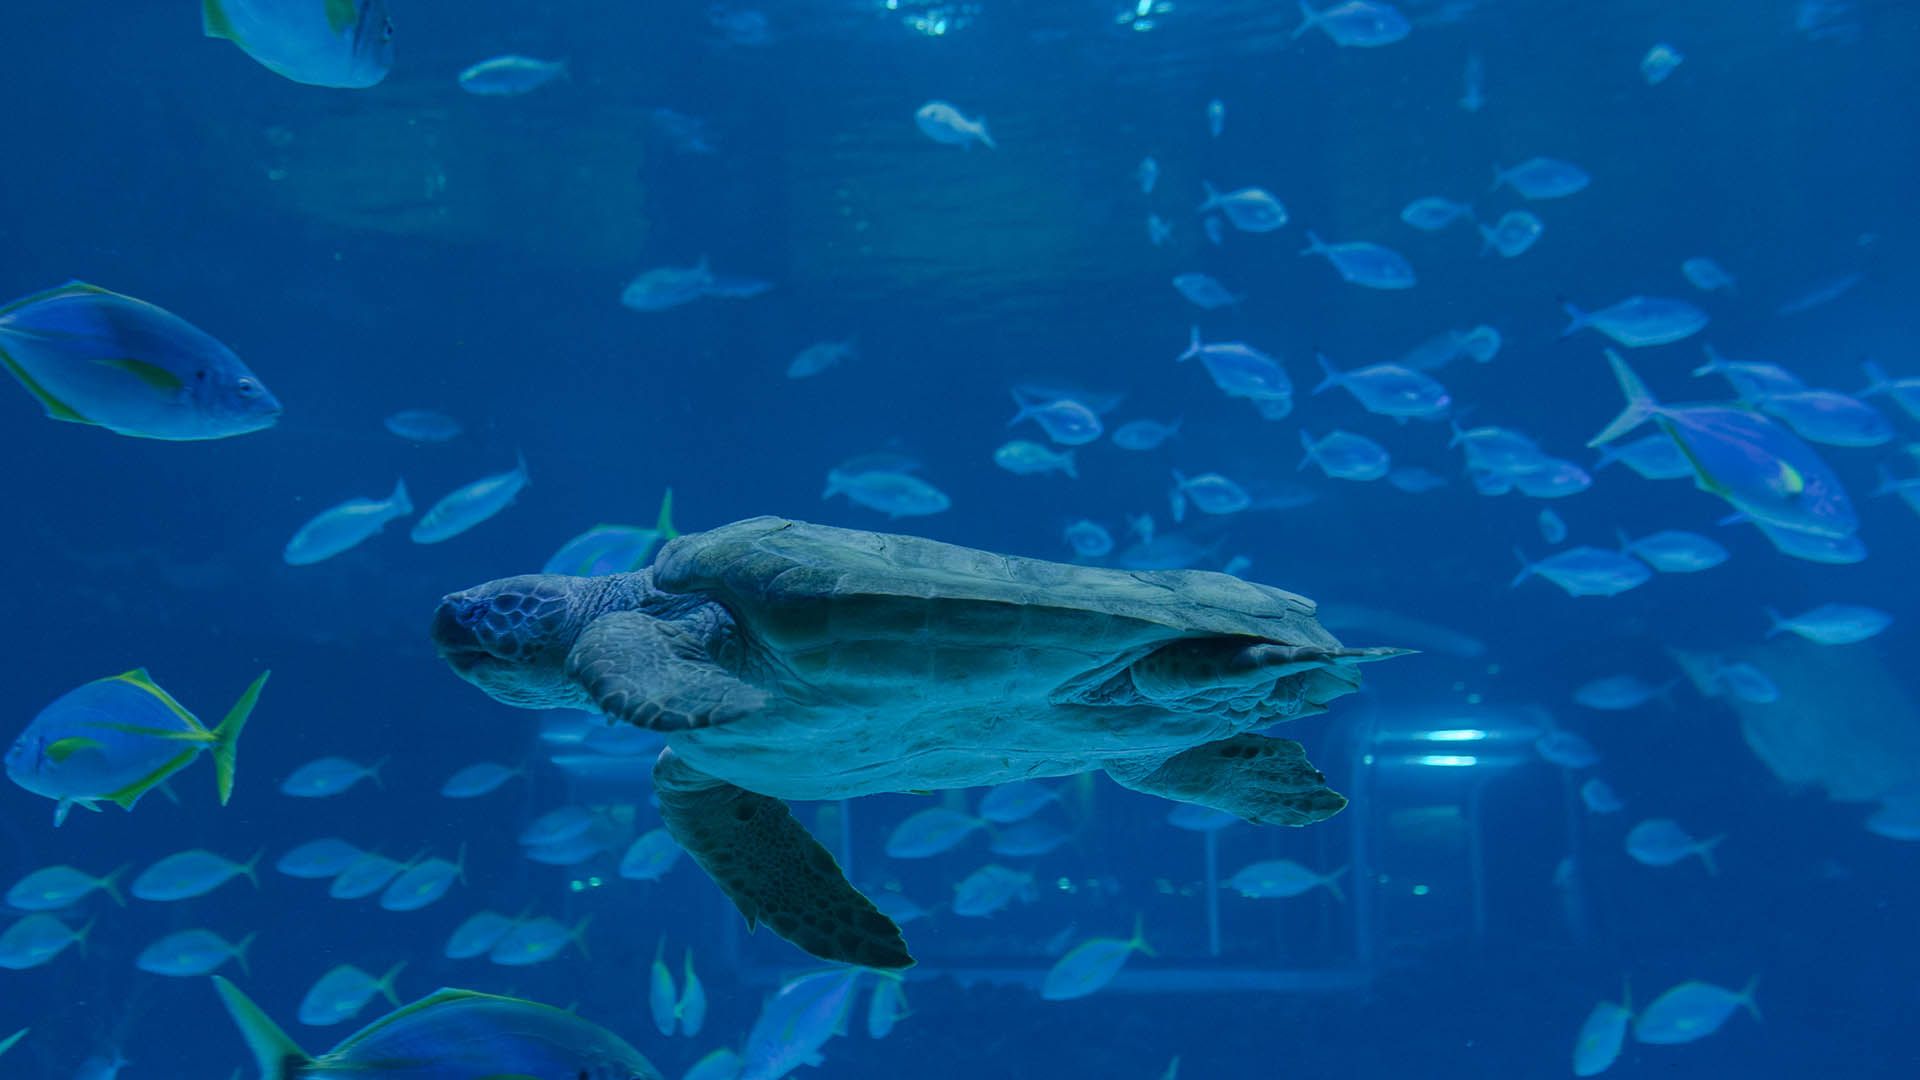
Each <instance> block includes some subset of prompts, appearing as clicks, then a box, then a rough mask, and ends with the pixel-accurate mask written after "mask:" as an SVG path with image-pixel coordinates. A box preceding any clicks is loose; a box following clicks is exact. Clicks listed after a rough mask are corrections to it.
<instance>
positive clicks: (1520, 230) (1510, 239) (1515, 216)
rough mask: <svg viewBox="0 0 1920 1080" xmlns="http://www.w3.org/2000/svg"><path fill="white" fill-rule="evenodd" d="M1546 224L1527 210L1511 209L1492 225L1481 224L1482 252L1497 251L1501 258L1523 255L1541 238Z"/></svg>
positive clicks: (1483, 253)
mask: <svg viewBox="0 0 1920 1080" xmlns="http://www.w3.org/2000/svg"><path fill="white" fill-rule="evenodd" d="M1545 231H1546V226H1545V225H1542V224H1541V223H1540V219H1539V218H1537V217H1535V216H1533V215H1532V214H1530V213H1528V212H1527V211H1525V210H1509V211H1507V212H1506V213H1504V214H1502V215H1500V220H1499V221H1496V222H1494V223H1493V224H1491V225H1482V226H1480V254H1482V255H1485V254H1486V253H1487V252H1489V251H1497V252H1499V253H1500V256H1501V258H1505V259H1511V258H1515V257H1516V256H1519V255H1523V254H1525V253H1526V251H1527V249H1528V248H1530V247H1532V246H1533V245H1534V241H1536V240H1539V239H1540V234H1541V233H1542V232H1545Z"/></svg>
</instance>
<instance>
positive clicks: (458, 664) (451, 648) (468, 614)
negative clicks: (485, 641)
mask: <svg viewBox="0 0 1920 1080" xmlns="http://www.w3.org/2000/svg"><path fill="white" fill-rule="evenodd" d="M485 610H486V607H485V602H484V601H475V600H473V599H471V598H469V597H468V596H467V594H466V593H453V594H451V595H448V596H446V597H443V598H442V599H441V601H440V606H439V607H438V608H436V609H435V610H434V613H433V630H432V634H433V644H434V647H435V648H437V649H438V650H439V651H440V659H442V660H445V661H446V662H447V663H448V664H449V665H451V666H452V668H453V670H455V671H457V672H459V673H460V674H462V675H465V674H466V673H467V672H468V671H471V670H472V669H473V667H474V665H476V664H478V663H480V661H482V660H484V659H486V658H487V657H488V656H489V655H490V654H489V653H488V652H487V650H486V647H485V646H483V645H481V644H480V636H479V635H478V634H476V633H474V629H473V628H474V625H475V618H474V612H475V611H479V612H481V613H484V612H485Z"/></svg>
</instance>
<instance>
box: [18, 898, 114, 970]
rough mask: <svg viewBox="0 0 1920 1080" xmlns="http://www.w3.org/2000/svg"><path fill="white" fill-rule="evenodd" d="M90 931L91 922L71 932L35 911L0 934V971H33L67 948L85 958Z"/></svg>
mask: <svg viewBox="0 0 1920 1080" xmlns="http://www.w3.org/2000/svg"><path fill="white" fill-rule="evenodd" d="M92 932H93V920H91V919H89V920H87V923H86V925H84V926H82V927H81V928H80V929H78V930H75V929H74V928H72V927H70V926H68V925H67V924H66V923H64V922H62V921H61V920H60V919H59V918H57V917H55V916H52V915H48V914H46V913H44V912H35V913H33V914H32V915H28V916H27V917H26V918H23V919H21V920H19V921H18V922H16V923H14V924H13V925H12V926H9V927H7V929H6V931H5V932H3V933H0V968H5V969H7V970H8V971H25V970H27V969H28V968H36V967H39V966H40V965H42V964H45V963H49V962H51V961H52V960H53V959H54V958H55V957H57V956H59V955H60V954H61V953H63V952H66V951H67V946H69V945H73V946H78V947H79V949H80V955H82V956H85V955H86V954H87V935H88V934H90V933H92Z"/></svg>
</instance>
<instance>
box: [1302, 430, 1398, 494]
mask: <svg viewBox="0 0 1920 1080" xmlns="http://www.w3.org/2000/svg"><path fill="white" fill-rule="evenodd" d="M1300 445H1301V446H1302V447H1303V448H1304V449H1305V450H1306V456H1304V457H1302V458H1301V459H1300V466H1299V467H1300V468H1302V469H1304V468H1306V467H1307V466H1308V465H1309V464H1312V465H1318V466H1320V471H1321V472H1323V473H1326V474H1327V475H1328V476H1330V477H1332V478H1334V479H1336V480H1363V481H1364V480H1378V479H1380V478H1381V477H1383V476H1385V475H1387V470H1388V469H1389V468H1391V467H1392V465H1393V459H1392V458H1391V457H1390V456H1388V454H1387V450H1386V447H1384V446H1381V445H1380V444H1379V443H1377V442H1374V441H1373V440H1372V439H1369V438H1367V437H1366V436H1365V435H1355V434H1354V433H1353V432H1351V431H1337V430H1336V431H1330V432H1328V433H1327V434H1326V435H1325V436H1323V437H1321V438H1318V439H1316V438H1314V437H1313V433H1312V432H1310V431H1308V430H1307V429H1305V428H1301V429H1300Z"/></svg>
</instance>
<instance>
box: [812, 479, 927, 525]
mask: <svg viewBox="0 0 1920 1080" xmlns="http://www.w3.org/2000/svg"><path fill="white" fill-rule="evenodd" d="M835 495H845V496H846V497H847V498H848V500H850V501H852V502H854V503H856V504H858V505H860V506H864V507H866V508H867V509H869V510H875V511H878V512H880V513H882V514H885V515H887V516H888V517H890V518H903V517H923V516H925V515H928V514H938V513H941V512H942V511H944V510H946V509H947V508H948V507H950V506H952V505H953V500H952V499H951V498H949V497H948V496H947V493H946V492H944V491H941V490H940V489H939V488H936V487H934V486H933V485H932V484H929V483H927V482H926V481H925V480H922V479H920V478H919V477H917V476H914V475H912V474H911V473H905V472H893V471H890V470H885V469H875V470H871V471H860V472H856V471H848V470H846V469H833V470H831V471H830V472H828V473H827V489H826V490H825V491H823V492H821V494H820V497H821V498H823V499H830V498H832V497H833V496H835Z"/></svg>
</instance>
